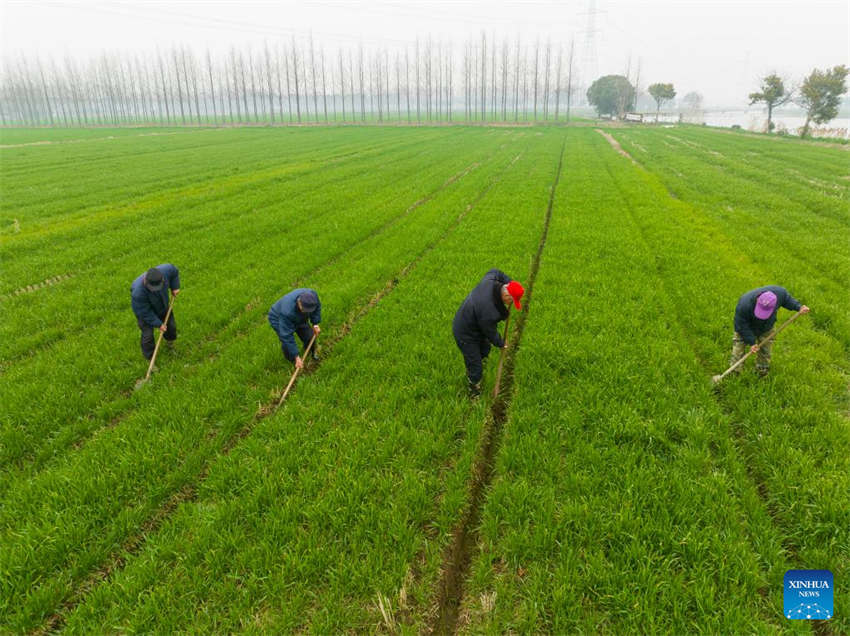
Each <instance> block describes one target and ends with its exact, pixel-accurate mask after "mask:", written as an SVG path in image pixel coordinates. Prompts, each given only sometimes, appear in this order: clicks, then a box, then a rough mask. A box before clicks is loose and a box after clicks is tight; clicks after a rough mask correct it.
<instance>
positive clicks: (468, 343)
mask: <svg viewBox="0 0 850 636" xmlns="http://www.w3.org/2000/svg"><path fill="white" fill-rule="evenodd" d="M524 293H525V290H524V289H523V287H522V285H521V284H519V283H518V282H517V281H515V280H511V278H510V277H509V276H508V275H507V274H505V273H504V272H502V271H500V270H498V269H491V270H490V271H489V272H487V273H486V274H485V275H484V278H482V279H481V282H480V283H478V285H476V286H475V289H473V290H472V291H471V292H469V296H467V297H466V300H464V301H463V304H461V306H460V309H458V310H457V313H456V314H455V318H454V322H453V323H452V333H453V334H454V337H455V342H456V343H457V346H458V349H460V352H461V353H462V354H463V362H464V364H466V377H467V380H469V396H470V397H473V398H474V397H478V396H479V395H480V394H481V375H482V373H483V367H482V363H483V360H484V359H485V358H486V357H487V354H489V353H490V345H491V344H492V345H493V346H494V347H498V348H499V349H503V348H504V347H505V341H504V340H503V339H502V336H501V335H499V330H498V329H497V328H496V325H497V324H498V323H499V322H501V321H502V320H505V318H507V317H508V308H509V307H510V304H511V303H513V304H514V306H515V307H516V308H517V309H522V307H521V306H520V304H519V300H520V298H522V295H523V294H524Z"/></svg>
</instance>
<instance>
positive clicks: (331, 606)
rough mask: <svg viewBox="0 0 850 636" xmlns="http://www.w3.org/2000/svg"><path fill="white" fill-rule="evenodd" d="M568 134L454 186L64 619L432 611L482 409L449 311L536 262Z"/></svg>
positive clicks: (345, 617)
mask: <svg viewBox="0 0 850 636" xmlns="http://www.w3.org/2000/svg"><path fill="white" fill-rule="evenodd" d="M559 141H560V140H559V139H557V138H556V137H554V136H553V138H551V139H550V138H548V137H547V139H546V140H543V141H539V142H535V143H534V145H533V146H531V147H529V148H526V150H525V151H524V152H523V154H522V156H521V157H520V158H519V159H518V160H517V161H516V162H512V164H511V165H509V167H507V169H506V171H505V172H504V173H503V174H502V175H500V176H498V178H497V179H498V180H497V181H496V182H494V183H493V184H492V185H493V187H492V188H491V189H490V190H489V191H488V192H487V194H486V195H485V196H484V197H483V198H480V199H479V200H478V202H477V203H476V204H475V205H474V206H473V207H472V208H471V209H469V203H470V202H469V201H467V200H465V199H463V198H460V197H458V198H456V199H455V200H453V201H451V202H446V203H447V205H446V206H445V207H444V210H443V214H447V215H449V216H451V217H462V220H461V222H460V224H459V225H458V226H457V227H456V228H453V229H452V231H451V232H450V233H449V234H447V235H445V237H444V238H441V240H440V242H439V243H438V244H435V247H434V249H433V250H431V251H428V252H426V253H425V254H424V255H423V257H422V258H421V260H420V261H418V262H417V263H416V265H415V268H413V269H412V270H408V274H407V276H405V277H404V278H402V279H401V280H400V281H399V283H398V285H397V286H396V288H395V289H394V291H393V292H392V294H391V295H389V296H387V297H386V298H384V299H383V300H381V301H380V303H379V304H378V305H377V306H376V307H375V309H373V311H372V312H370V313H369V314H368V315H367V316H366V317H365V318H364V319H363V320H362V321H360V322H359V323H358V324H357V325H356V326H355V328H354V329H353V330H352V332H351V334H350V335H349V336H347V337H346V338H345V339H343V340H341V341H340V342H339V343H338V344H337V345H336V346H335V347H334V350H333V353H332V355H331V356H330V357H329V358H328V359H327V360H326V361H324V362H322V364H321V367H320V368H319V369H318V371H317V372H316V373H315V374H314V375H311V376H309V377H308V378H305V379H304V380H303V381H302V382H301V384H300V386H299V389H298V392H297V393H296V395H295V399H294V400H293V401H292V402H291V403H288V404H287V405H286V408H285V409H284V410H282V411H280V412H278V413H277V414H276V415H275V416H274V417H271V418H268V419H266V420H264V421H262V422H261V423H260V424H259V425H258V426H257V427H256V428H255V429H254V431H253V433H252V435H251V436H250V437H249V438H246V440H245V441H244V442H243V443H242V444H240V445H239V446H238V447H237V448H236V449H234V451H233V452H232V453H231V454H230V455H229V456H228V457H227V458H226V459H223V460H222V461H220V462H217V463H216V465H214V466H213V468H212V470H211V471H210V475H209V478H208V479H207V481H206V482H205V484H204V486H203V488H202V489H201V492H200V493H199V497H198V499H197V501H195V502H192V503H191V504H190V505H187V506H184V507H182V508H181V509H180V510H179V511H178V513H177V514H176V515H175V516H174V519H173V521H172V522H170V523H168V524H166V526H165V527H163V529H162V531H161V532H160V533H158V534H157V536H155V537H151V538H150V539H149V540H148V542H147V544H146V547H145V550H144V551H143V552H142V553H140V554H139V555H138V557H137V558H134V559H133V560H132V561H131V562H130V563H128V565H127V567H126V568H125V569H124V570H122V571H121V572H120V573H119V574H117V575H116V577H115V578H114V580H112V581H110V582H109V583H108V584H106V585H104V586H102V587H101V588H100V589H99V590H98V593H97V594H96V595H94V594H93V595H92V596H91V597H90V598H89V599H87V602H86V603H84V604H82V605H80V606H79V607H78V608H77V610H76V611H75V613H74V614H73V615H71V616H70V617H69V620H68V623H67V624H68V626H69V627H70V628H72V629H84V628H91V627H92V626H94V628H95V629H101V628H103V627H105V626H107V625H111V626H121V627H120V628H122V629H131V630H132V629H141V630H145V629H165V630H175V629H176V630H180V629H186V628H189V627H190V626H191V628H192V629H201V630H213V631H230V630H239V629H247V628H251V627H259V628H261V629H266V630H269V631H291V630H295V629H299V628H307V629H310V630H313V631H317V632H328V631H340V630H343V629H353V630H362V629H374V628H375V627H376V626H377V625H379V624H380V623H382V622H383V618H382V615H381V613H380V611H379V600H378V599H379V598H381V599H383V602H384V604H385V607H386V609H387V610H388V611H389V612H390V613H393V614H394V615H395V616H396V619H397V620H399V621H403V622H408V623H410V624H412V625H419V626H420V627H421V626H422V621H423V618H424V616H425V614H426V613H427V611H428V608H429V603H430V592H431V589H432V587H433V581H434V580H435V578H436V576H437V574H438V569H439V566H440V563H441V556H442V549H443V546H444V544H445V542H446V541H447V539H448V535H449V533H450V531H451V528H452V526H453V525H454V522H455V520H456V518H457V515H458V513H459V509H460V507H461V506H462V505H463V496H464V494H465V486H466V477H467V475H468V471H469V463H470V461H471V458H472V455H473V453H474V451H475V446H476V443H477V436H478V432H479V428H480V424H481V422H482V420H483V413H482V411H483V408H482V406H481V405H477V406H471V405H470V404H469V403H468V401H467V400H466V398H465V396H464V394H463V390H464V376H463V370H462V368H463V367H462V364H461V360H460V356H459V355H458V354H457V352H456V351H455V347H454V343H453V341H452V339H451V334H450V324H451V316H452V314H453V312H454V310H455V308H456V306H457V305H458V304H459V303H460V301H461V300H462V298H463V296H464V294H465V293H466V292H467V291H468V289H469V286H470V285H471V284H474V282H475V281H477V279H478V278H479V277H480V276H481V275H482V274H483V273H484V271H486V269H487V268H488V267H489V266H490V265H491V264H494V263H499V264H501V265H502V266H503V267H505V269H507V270H508V271H510V272H512V273H513V275H515V276H519V277H525V276H527V274H528V267H529V265H530V262H529V260H528V254H529V253H531V252H532V251H533V248H534V246H535V244H536V242H537V241H538V240H539V236H540V231H541V226H542V220H543V212H544V210H545V202H546V197H547V195H548V192H547V190H548V187H549V186H550V185H551V177H552V173H553V169H554V167H555V166H556V165H557V152H558V145H559V143H558V142H559ZM508 227H510V228H513V231H511V232H506V231H505V229H506V228H508ZM471 237H475V238H474V240H471ZM364 256H365V255H364ZM336 284H337V282H336V279H330V278H329V279H327V280H326V281H325V282H324V283H323V284H322V287H321V288H322V289H328V292H330V293H333V289H334V287H335V286H336ZM490 380H491V381H492V370H491V373H490ZM178 554H179V555H181V556H180V558H179V559H177V560H175V557H176V556H177V555H178ZM211 555H214V556H211ZM199 581H206V583H204V584H201V585H197V584H196V583H197V582H199ZM187 586H188V587H191V592H190V593H188V594H183V593H179V590H180V589H183V590H186V589H187ZM402 589H403V590H404V592H403V593H401V594H400V590H402ZM135 598H143V599H146V600H145V602H143V603H135V602H133V601H131V600H130V599H135ZM148 599H149V600H151V601H153V599H158V600H157V601H156V602H154V603H148V602H147V600H148ZM202 608H203V609H202Z"/></svg>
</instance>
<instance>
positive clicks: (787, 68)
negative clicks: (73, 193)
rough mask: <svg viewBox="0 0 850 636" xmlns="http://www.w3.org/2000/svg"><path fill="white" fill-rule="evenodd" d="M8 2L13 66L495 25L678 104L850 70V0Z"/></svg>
mask: <svg viewBox="0 0 850 636" xmlns="http://www.w3.org/2000/svg"><path fill="white" fill-rule="evenodd" d="M0 2H2V15H0V21H1V22H2V54H3V58H4V59H9V58H10V56H16V55H19V54H20V53H25V54H27V55H30V56H32V55H38V56H41V57H47V56H54V57H56V58H58V57H63V56H64V55H66V54H71V55H72V56H74V57H78V58H89V57H91V56H92V55H96V54H98V53H101V52H103V51H104V50H106V51H132V52H146V51H147V52H153V51H155V49H156V47H161V48H163V47H170V46H171V45H173V44H186V45H189V46H191V47H193V48H194V49H195V50H196V51H198V52H200V51H203V50H205V49H207V48H210V49H212V50H213V52H217V51H223V50H225V49H226V48H229V47H230V46H231V45H235V46H237V47H241V46H246V45H249V44H254V45H260V46H261V45H262V44H263V42H264V41H268V42H270V43H274V42H277V41H280V40H281V38H285V39H286V41H289V40H290V38H291V37H292V36H293V35H295V36H296V37H306V36H308V35H309V33H310V32H311V31H312V33H313V37H314V38H315V40H316V41H317V42H322V43H324V44H325V45H326V46H327V47H328V49H334V50H336V48H338V47H346V48H347V47H354V46H358V45H359V43H360V42H361V41H362V42H363V44H364V46H366V47H367V48H375V47H381V48H388V49H390V50H395V49H397V48H399V47H403V46H404V45H405V44H406V43H412V42H413V41H414V40H415V38H416V37H417V36H419V37H423V36H425V37H427V36H428V35H431V36H432V37H433V38H434V39H435V40H442V41H444V42H453V43H454V45H455V47H456V50H459V47H460V45H461V44H462V43H463V42H464V41H466V40H467V38H469V37H472V36H474V37H480V34H481V31H482V29H484V30H486V32H487V33H488V37H489V35H490V34H495V36H496V38H497V39H499V40H500V41H501V39H502V38H503V37H509V38H510V39H511V42H515V40H516V37H517V36H520V37H521V38H522V40H523V41H525V42H532V41H533V40H535V39H536V38H538V37H540V38H542V39H543V40H544V41H545V39H546V38H549V37H551V38H552V40H553V42H561V43H564V44H565V45H568V44H569V41H570V39H571V38H573V37H574V38H575V41H576V56H577V60H578V61H579V62H580V63H581V65H582V67H583V68H584V70H585V71H586V72H587V73H590V72H592V71H593V66H594V65H593V64H592V62H591V61H592V60H593V59H594V58H595V60H596V62H595V73H594V75H596V76H599V75H604V74H609V73H625V71H626V68H627V65H628V64H629V60H631V64H632V74H634V69H635V66H636V65H637V64H638V61H639V62H640V69H641V71H640V83H641V86H642V87H643V88H644V89H645V88H646V86H647V85H648V84H650V83H653V82H672V83H673V84H674V85H675V87H676V90H677V92H678V93H679V96H682V95H684V94H685V93H687V92H689V91H692V90H697V91H699V92H701V93H703V94H704V95H705V97H706V104H707V105H709V106H711V105H714V106H717V105H733V104H742V103H743V102H744V101H745V99H746V95H747V94H748V93H749V92H752V91H753V90H755V89H756V88H757V81H758V78H759V76H761V75H764V74H766V73H768V72H771V71H773V70H776V71H778V72H779V73H780V75H783V76H784V77H787V78H788V79H790V80H792V81H796V82H799V80H800V79H801V78H802V77H803V76H804V75H805V74H807V73H808V72H809V71H811V69H812V68H814V67H819V68H825V67H832V66H835V65H837V64H850V2H848V0H805V1H803V0H795V1H785V2H783V1H781V0H770V1H767V0H737V1H723V0H711V1H708V0H679V1H662V0H646V1H641V2H636V1H626V0H596V1H595V2H591V1H589V0H562V1H560V2H496V1H494V0H490V1H488V2H478V1H475V2H472V1H462V0H453V1H445V2H433V1H431V2H418V1H404V2H359V1H348V2H344V1H327V0H325V1H311V2H308V1H301V2H290V1H276V2H248V1H245V2H230V1H221V2H208V1H200V0H199V1H196V2H189V1H186V0H170V1H168V2H161V1H158V0H134V1H126V2H116V1H108V2H107V1H100V2H98V1H93V0H87V1H77V2H48V1H32V0H30V1H24V2H22V1H12V0H0ZM591 8H593V10H592V11H591ZM591 27H592V33H590V34H589V29H590V28H591ZM589 35H590V37H589ZM591 43H592V46H591ZM594 50H595V56H594V55H592V54H591V53H592V52H593V51H594ZM458 57H459V55H458Z"/></svg>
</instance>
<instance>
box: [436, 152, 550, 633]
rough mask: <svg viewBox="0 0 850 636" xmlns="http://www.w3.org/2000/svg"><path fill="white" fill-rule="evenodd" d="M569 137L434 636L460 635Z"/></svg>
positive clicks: (445, 578)
mask: <svg viewBox="0 0 850 636" xmlns="http://www.w3.org/2000/svg"><path fill="white" fill-rule="evenodd" d="M565 146H566V138H564V141H563V143H562V145H561V154H560V155H559V156H558V165H557V168H556V170H555V179H554V181H553V183H552V187H551V192H550V194H549V203H548V205H547V207H546V216H545V219H544V221H543V231H542V233H541V235H540V243H539V244H538V246H537V252H536V253H535V255H534V260H533V261H532V263H531V270H530V272H529V276H528V281H527V286H526V294H525V295H524V297H523V306H524V308H525V310H524V311H525V313H522V314H520V315H519V316H518V318H517V323H516V330H515V333H514V334H513V338H511V343H510V347H509V350H508V351H507V353H506V355H505V368H504V373H505V375H504V382H503V386H502V387H496V391H497V392H498V396H497V397H496V399H495V400H494V401H493V404H492V405H491V407H490V409H489V412H488V416H487V420H486V422H485V424H484V429H483V433H482V437H481V441H480V445H479V448H478V451H477V453H476V458H475V463H474V465H473V470H472V474H471V475H470V479H469V493H468V495H467V498H466V500H467V503H466V506H465V509H464V512H463V515H462V517H461V518H460V520H459V521H458V524H457V525H456V526H455V528H454V530H453V531H452V538H451V541H450V543H449V545H448V546H447V548H446V552H445V554H444V557H443V563H442V566H441V568H440V569H441V572H442V575H441V577H440V580H439V582H438V584H437V588H436V591H435V593H434V609H433V611H432V616H433V619H432V620H433V622H431V623H430V631H431V632H432V633H438V634H447V633H452V634H453V633H455V632H456V631H457V620H458V611H459V610H460V607H461V603H462V602H463V595H464V583H465V580H466V577H467V574H468V571H469V565H470V562H471V560H472V556H473V552H474V550H475V548H476V546H477V545H478V524H479V523H480V520H481V508H482V506H483V503H484V498H485V496H486V492H487V490H488V488H489V486H490V481H491V480H492V477H493V469H494V458H495V456H496V453H497V452H498V448H499V443H500V441H501V437H502V428H503V426H504V423H505V419H506V414H507V411H508V410H509V408H510V403H511V396H512V392H513V366H514V355H515V353H516V351H517V349H518V348H519V346H520V345H521V343H522V332H523V328H524V327H525V321H526V319H527V316H528V313H527V312H528V311H530V307H532V306H533V305H532V302H531V301H532V298H533V291H534V281H535V279H536V278H537V271H538V269H539V267H540V257H541V256H542V254H543V249H544V248H545V246H546V235H547V234H548V232H549V222H550V219H551V218H552V205H553V203H554V201H555V192H556V190H557V188H558V182H559V180H560V178H561V171H562V168H563V161H564V147H565Z"/></svg>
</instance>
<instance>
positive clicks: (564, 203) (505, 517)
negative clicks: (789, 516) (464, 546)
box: [458, 130, 782, 634]
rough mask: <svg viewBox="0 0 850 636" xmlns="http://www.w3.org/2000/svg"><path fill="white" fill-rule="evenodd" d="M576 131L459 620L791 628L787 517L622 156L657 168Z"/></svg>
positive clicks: (509, 627)
mask: <svg viewBox="0 0 850 636" xmlns="http://www.w3.org/2000/svg"><path fill="white" fill-rule="evenodd" d="M567 135H568V143H567V151H566V153H565V157H564V169H565V171H567V174H569V177H570V178H569V179H567V180H565V181H564V183H562V185H561V187H560V188H559V192H558V193H557V194H556V200H555V207H554V213H553V215H552V219H551V225H550V228H549V233H548V237H547V241H546V250H545V252H544V254H543V256H542V259H541V264H540V268H539V270H538V274H537V278H536V282H535V290H534V294H535V296H534V313H533V315H532V316H531V317H530V318H531V319H530V320H529V321H528V322H527V323H526V325H525V330H524V333H523V342H522V345H521V347H520V349H519V350H518V352H517V356H516V360H515V366H514V374H513V378H514V384H515V390H514V395H513V399H512V401H511V408H510V411H509V413H508V419H507V421H506V423H505V427H504V432H503V439H502V443H501V444H500V446H499V449H498V453H497V456H496V460H495V471H494V477H493V481H492V483H491V486H490V488H489V489H488V493H487V498H486V501H485V504H484V509H483V512H482V517H481V522H480V524H479V541H478V549H477V551H476V553H475V555H474V558H473V562H472V566H471V568H470V575H469V577H468V582H467V586H466V592H465V594H464V599H463V602H462V605H461V609H460V612H459V618H458V631H459V632H461V633H470V634H473V633H504V632H508V631H513V632H518V633H585V632H586V633H600V632H601V633H632V632H640V633H686V632H687V633H690V632H711V633H714V632H719V633H727V632H758V633H761V632H769V631H772V630H775V629H776V627H777V626H778V625H779V624H780V621H781V620H782V619H781V616H780V615H779V614H778V612H776V600H777V596H776V595H774V594H770V595H769V596H767V597H765V596H762V595H761V594H760V593H759V592H760V590H762V589H765V588H766V582H765V577H764V574H763V572H762V571H761V556H760V555H759V554H757V553H756V551H755V550H754V549H753V546H752V543H751V536H753V534H756V535H757V536H758V537H759V538H760V539H761V540H762V542H761V544H760V546H761V547H763V548H764V549H765V550H768V551H770V550H771V549H772V548H774V547H775V546H776V544H777V542H776V541H775V536H774V535H773V534H771V532H773V530H772V528H771V527H770V525H769V520H765V519H764V518H763V516H760V515H759V509H758V508H757V507H755V508H754V507H752V498H755V499H757V496H756V495H755V493H752V492H751V489H748V488H747V484H746V483H743V484H741V482H740V481H739V478H740V474H741V470H740V467H738V466H737V465H736V464H735V462H734V454H733V453H732V452H731V451H732V450H733V449H732V447H731V444H730V442H729V440H728V427H726V426H725V424H724V422H723V418H722V414H721V413H720V412H719V411H718V409H717V408H716V405H715V404H714V403H713V400H712V397H711V390H710V388H709V387H708V386H707V385H706V384H705V374H704V371H703V370H702V369H701V368H700V367H699V365H698V363H697V362H696V361H695V360H694V359H693V357H692V355H691V354H690V352H689V351H687V349H683V348H682V347H681V346H680V345H679V344H677V343H676V338H675V336H676V325H675V323H671V321H670V320H669V318H668V316H667V314H668V312H670V310H671V303H670V301H669V299H667V298H665V296H664V294H663V293H661V291H660V290H659V286H658V278H657V276H656V274H655V272H653V271H652V267H651V265H652V257H653V253H652V251H650V250H649V249H647V247H646V246H645V245H643V244H641V241H640V235H639V233H638V232H637V228H636V226H635V224H634V223H633V222H632V221H631V219H630V218H629V216H628V214H626V213H624V211H623V200H622V198H621V196H619V194H618V192H617V189H616V186H615V185H614V184H613V183H612V181H611V179H610V177H609V176H608V174H607V171H606V165H605V164H606V161H608V160H610V161H611V162H616V165H617V166H618V169H619V170H623V171H630V172H636V173H640V171H636V170H635V169H634V168H633V167H632V166H631V165H630V164H629V163H628V162H627V161H625V160H623V159H622V158H620V157H618V156H616V155H615V153H614V151H613V150H611V149H610V148H609V146H608V144H607V142H606V141H605V140H603V139H602V138H601V137H600V136H599V135H598V134H597V133H595V132H593V131H592V130H575V131H567ZM664 200H665V201H666V200H667V198H666V195H665V199H664ZM659 217H660V219H661V221H662V222H664V221H665V220H666V217H665V215H663V214H661V215H659ZM765 523H767V530H766V531H765V529H764V528H765ZM770 591H772V590H770ZM780 606H781V604H780Z"/></svg>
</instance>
